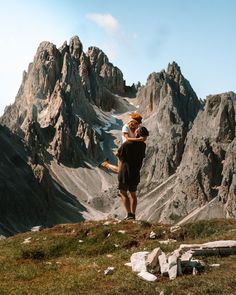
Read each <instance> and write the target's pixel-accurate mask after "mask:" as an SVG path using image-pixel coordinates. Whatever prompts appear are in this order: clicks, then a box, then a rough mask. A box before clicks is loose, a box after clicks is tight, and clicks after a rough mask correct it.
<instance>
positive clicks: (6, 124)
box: [0, 36, 236, 235]
mask: <svg viewBox="0 0 236 295" xmlns="http://www.w3.org/2000/svg"><path fill="white" fill-rule="evenodd" d="M235 110H236V94H234V93H233V92H229V93H223V94H217V95H209V96H208V97H207V98H206V99H205V100H204V101H202V100H200V99H198V97H197V95H196V93H195V92H194V90H193V89H192V87H191V85H190V83H189V82H188V81H187V79H186V78H185V77H184V76H183V74H182V73H181V69H180V67H179V66H178V65H177V64H176V63H175V62H173V63H172V64H169V65H168V67H167V70H166V71H165V70H162V71H161V72H156V73H152V74H150V75H149V77H148V78H147V82H146V85H143V86H141V85H139V84H138V85H134V84H133V85H132V86H127V85H126V83H125V81H124V78H123V74H122V72H121V70H120V69H118V68H117V67H115V66H114V65H113V64H112V63H110V62H109V60H108V58H107V56H106V55H105V53H104V52H102V50H100V49H99V48H96V47H89V48H88V50H87V52H86V53H85V52H84V51H83V45H82V43H81V41H80V39H79V38H78V37H77V36H75V37H73V38H71V40H70V42H69V44H67V42H65V43H64V44H63V45H62V46H61V47H60V48H57V47H56V46H55V45H54V44H52V43H50V42H42V43H41V44H40V45H39V47H38V50H37V52H36V55H35V57H34V60H33V62H32V63H30V64H29V67H28V70H27V72H24V73H23V79H22V83H21V86H20V88H19V91H18V93H17V95H16V99H15V102H14V103H13V104H12V105H10V106H8V107H6V109H5V112H4V114H3V116H2V117H1V118H0V124H1V125H0V142H1V145H0V150H1V155H2V156H1V161H0V179H1V182H0V187H1V190H0V196H1V197H0V211H1V215H0V234H3V235H11V234H15V233H17V232H20V231H25V230H27V229H30V228H31V227H32V226H34V225H43V226H45V227H46V226H51V225H53V224H57V223H66V222H79V221H81V220H83V219H102V218H106V217H107V216H118V217H122V214H123V208H120V203H119V199H118V198H117V190H116V183H117V177H116V175H114V174H111V173H108V172H106V171H103V170H101V169H99V168H98V167H97V164H98V163H99V162H100V161H101V160H102V159H104V158H106V157H109V159H111V160H112V161H113V162H115V161H116V159H115V157H114V154H113V151H114V150H115V149H116V148H117V146H119V144H120V137H121V127H122V125H123V123H124V122H125V121H126V120H127V118H128V117H129V112H131V111H138V112H139V113H141V114H142V115H143V117H144V122H143V124H144V125H145V126H146V127H147V128H148V129H149V131H150V136H149V138H148V140H147V142H146V143H147V153H146V158H145V161H144V164H143V168H142V177H141V179H142V180H141V183H140V186H139V200H138V202H139V205H138V218H139V219H144V220H150V221H159V222H165V223H185V222H189V221H194V220H197V219H208V218H214V217H226V218H228V217H235V215H236V204H235V197H236V176H235V173H236V139H235V124H236V123H235V122H236V121H235V120H236V116H235Z"/></svg>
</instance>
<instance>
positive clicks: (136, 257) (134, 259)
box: [130, 251, 149, 272]
mask: <svg viewBox="0 0 236 295" xmlns="http://www.w3.org/2000/svg"><path fill="white" fill-rule="evenodd" d="M148 254H149V252H148V251H143V252H136V253H133V254H132V255H131V257H130V262H131V265H132V271H135V272H142V271H147V267H146V257H147V255H148Z"/></svg>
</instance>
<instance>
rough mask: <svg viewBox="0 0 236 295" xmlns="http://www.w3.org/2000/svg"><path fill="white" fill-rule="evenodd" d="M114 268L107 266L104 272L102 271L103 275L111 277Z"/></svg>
mask: <svg viewBox="0 0 236 295" xmlns="http://www.w3.org/2000/svg"><path fill="white" fill-rule="evenodd" d="M114 269H115V268H114V267H113V266H109V267H108V268H107V269H106V270H104V275H112V274H113V273H114Z"/></svg>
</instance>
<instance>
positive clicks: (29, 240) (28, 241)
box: [22, 237, 31, 244]
mask: <svg viewBox="0 0 236 295" xmlns="http://www.w3.org/2000/svg"><path fill="white" fill-rule="evenodd" d="M29 243H31V237H29V238H26V239H25V240H24V241H23V242H22V244H29Z"/></svg>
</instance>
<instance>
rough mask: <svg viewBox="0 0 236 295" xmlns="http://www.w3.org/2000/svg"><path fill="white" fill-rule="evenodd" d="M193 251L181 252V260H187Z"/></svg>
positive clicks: (190, 257)
mask: <svg viewBox="0 0 236 295" xmlns="http://www.w3.org/2000/svg"><path fill="white" fill-rule="evenodd" d="M192 257H193V253H192V252H191V251H187V252H185V253H183V254H182V255H181V257H180V260H181V262H188V261H190V260H191V259H192Z"/></svg>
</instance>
